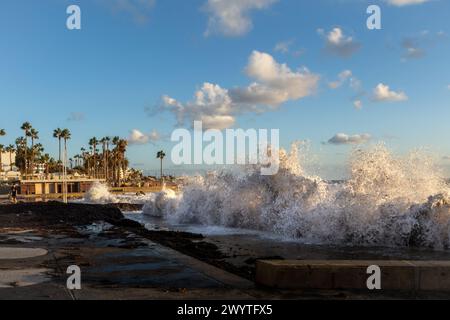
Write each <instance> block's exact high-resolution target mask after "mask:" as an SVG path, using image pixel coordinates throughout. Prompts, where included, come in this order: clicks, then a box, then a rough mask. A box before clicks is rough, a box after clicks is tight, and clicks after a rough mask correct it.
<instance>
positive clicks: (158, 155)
mask: <svg viewBox="0 0 450 320" xmlns="http://www.w3.org/2000/svg"><path fill="white" fill-rule="evenodd" d="M165 157H166V154H165V153H164V151H163V150H161V151H158V153H157V154H156V159H160V160H161V185H162V184H163V180H164V176H163V160H164V158H165Z"/></svg>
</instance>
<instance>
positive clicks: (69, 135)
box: [61, 129, 72, 165]
mask: <svg viewBox="0 0 450 320" xmlns="http://www.w3.org/2000/svg"><path fill="white" fill-rule="evenodd" d="M71 138H72V133H70V131H69V129H64V130H63V131H62V132H61V139H63V140H64V154H65V156H64V159H65V163H64V164H65V165H67V141H68V140H70V139H71Z"/></svg>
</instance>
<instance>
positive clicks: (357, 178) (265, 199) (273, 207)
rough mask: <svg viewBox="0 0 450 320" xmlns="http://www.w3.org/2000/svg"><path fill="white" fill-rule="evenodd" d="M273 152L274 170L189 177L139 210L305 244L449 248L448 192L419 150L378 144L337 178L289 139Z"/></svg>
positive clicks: (355, 158)
mask: <svg viewBox="0 0 450 320" xmlns="http://www.w3.org/2000/svg"><path fill="white" fill-rule="evenodd" d="M280 157H281V158H280V160H281V161H280V171H279V173H278V174H277V175H274V176H262V175H260V171H259V168H257V167H250V168H247V169H246V170H243V171H241V172H238V173H236V172H234V173H232V172H215V173H211V174H209V175H207V176H205V177H193V178H190V179H189V181H188V182H187V183H186V184H185V185H184V186H183V188H182V191H181V192H180V193H178V194H176V193H174V192H173V191H171V190H164V191H163V192H161V193H159V194H156V195H155V196H154V197H152V198H151V199H149V201H148V202H147V203H146V205H145V207H144V213H145V214H148V215H152V216H160V217H164V218H165V219H167V220H169V221H171V222H174V223H189V224H200V225H208V226H224V227H233V228H245V229H253V230H261V231H268V232H271V233H274V234H277V235H282V236H285V237H288V238H294V239H298V240H300V241H302V242H305V243H317V244H341V245H342V244H346V245H347V244H348V245H380V246H418V247H427V248H435V249H447V248H449V246H450V240H449V237H450V196H449V195H450V193H449V191H450V190H449V187H448V186H447V184H446V182H445V180H444V179H443V178H442V175H440V174H439V170H437V168H436V167H435V165H434V164H433V161H432V159H431V158H430V157H428V156H427V155H425V154H423V153H421V152H412V153H411V154H409V155H408V156H406V157H396V156H394V155H393V154H392V153H390V152H389V150H388V149H387V148H386V147H385V146H384V145H383V144H379V145H376V146H374V147H371V148H370V149H368V150H365V151H361V150H358V151H355V152H354V153H353V155H352V157H351V161H350V165H349V171H350V179H349V180H347V181H345V182H342V183H329V182H327V181H324V180H323V179H321V178H319V177H314V176H308V175H307V174H306V173H305V171H304V170H303V168H302V166H301V164H300V160H299V146H298V145H297V144H294V145H293V147H292V149H291V151H290V152H286V151H282V152H281V154H280Z"/></svg>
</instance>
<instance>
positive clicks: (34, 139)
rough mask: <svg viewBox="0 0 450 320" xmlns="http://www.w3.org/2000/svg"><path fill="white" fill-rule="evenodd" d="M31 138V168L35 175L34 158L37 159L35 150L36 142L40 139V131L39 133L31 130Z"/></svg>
mask: <svg viewBox="0 0 450 320" xmlns="http://www.w3.org/2000/svg"><path fill="white" fill-rule="evenodd" d="M29 137H30V139H31V161H30V167H31V173H32V174H33V173H34V157H35V150H34V142H35V141H36V140H38V139H39V131H37V130H36V129H34V128H31V129H30V132H29Z"/></svg>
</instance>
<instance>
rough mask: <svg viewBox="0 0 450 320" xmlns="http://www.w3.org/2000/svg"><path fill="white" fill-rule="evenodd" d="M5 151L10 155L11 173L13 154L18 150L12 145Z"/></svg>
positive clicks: (11, 169)
mask: <svg viewBox="0 0 450 320" xmlns="http://www.w3.org/2000/svg"><path fill="white" fill-rule="evenodd" d="M5 151H6V152H8V153H9V171H13V163H12V154H13V153H14V152H15V151H16V150H15V149H14V146H13V145H12V144H10V145H9V146H7V147H6V149H5Z"/></svg>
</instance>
